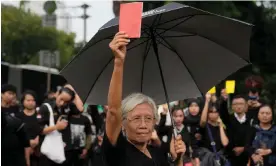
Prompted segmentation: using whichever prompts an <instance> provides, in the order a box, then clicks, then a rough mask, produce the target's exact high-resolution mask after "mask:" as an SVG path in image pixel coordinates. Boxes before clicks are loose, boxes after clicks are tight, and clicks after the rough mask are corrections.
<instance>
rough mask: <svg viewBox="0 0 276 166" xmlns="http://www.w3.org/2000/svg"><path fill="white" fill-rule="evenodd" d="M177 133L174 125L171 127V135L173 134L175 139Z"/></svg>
mask: <svg viewBox="0 0 276 166" xmlns="http://www.w3.org/2000/svg"><path fill="white" fill-rule="evenodd" d="M177 135H178V133H177V130H176V128H175V126H174V127H173V136H174V138H175V139H176V137H177Z"/></svg>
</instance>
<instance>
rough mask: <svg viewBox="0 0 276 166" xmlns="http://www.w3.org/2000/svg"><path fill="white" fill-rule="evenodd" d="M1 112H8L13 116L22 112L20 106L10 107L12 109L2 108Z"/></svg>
mask: <svg viewBox="0 0 276 166" xmlns="http://www.w3.org/2000/svg"><path fill="white" fill-rule="evenodd" d="M1 111H3V112H6V113H8V114H10V115H11V116H16V115H17V114H18V113H19V112H20V110H19V106H17V105H16V106H10V107H2V106H1Z"/></svg>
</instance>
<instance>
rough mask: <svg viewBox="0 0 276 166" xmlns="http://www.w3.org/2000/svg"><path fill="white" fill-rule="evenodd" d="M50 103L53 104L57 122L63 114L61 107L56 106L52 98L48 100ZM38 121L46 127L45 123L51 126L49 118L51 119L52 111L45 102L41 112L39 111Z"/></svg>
mask: <svg viewBox="0 0 276 166" xmlns="http://www.w3.org/2000/svg"><path fill="white" fill-rule="evenodd" d="M48 104H49V105H50V106H51V108H52V110H53V114H54V121H55V123H56V122H57V120H58V118H59V116H60V115H61V111H60V109H59V108H58V107H57V106H56V104H55V101H54V100H51V101H50V102H48ZM37 117H38V121H39V124H40V126H41V127H42V128H44V127H45V125H47V126H49V120H50V112H49V110H48V107H47V106H46V105H45V104H42V105H41V107H40V109H39V112H38V116H37Z"/></svg>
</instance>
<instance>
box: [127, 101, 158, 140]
mask: <svg viewBox="0 0 276 166" xmlns="http://www.w3.org/2000/svg"><path fill="white" fill-rule="evenodd" d="M154 124H155V118H154V114H153V108H152V107H151V106H150V105H149V104H147V103H143V104H139V105H137V106H136V107H135V108H134V109H133V110H132V111H131V112H129V113H128V114H127V119H124V129H125V132H126V135H127V138H128V139H129V140H130V141H132V142H133V143H138V144H144V143H148V141H150V138H151V135H152V131H153V129H154Z"/></svg>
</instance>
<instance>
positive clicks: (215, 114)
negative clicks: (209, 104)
mask: <svg viewBox="0 0 276 166" xmlns="http://www.w3.org/2000/svg"><path fill="white" fill-rule="evenodd" d="M218 118H219V114H218V112H217V109H216V108H214V107H213V108H211V109H210V110H209V112H208V119H209V120H210V121H212V122H216V121H217V120H218Z"/></svg>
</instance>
